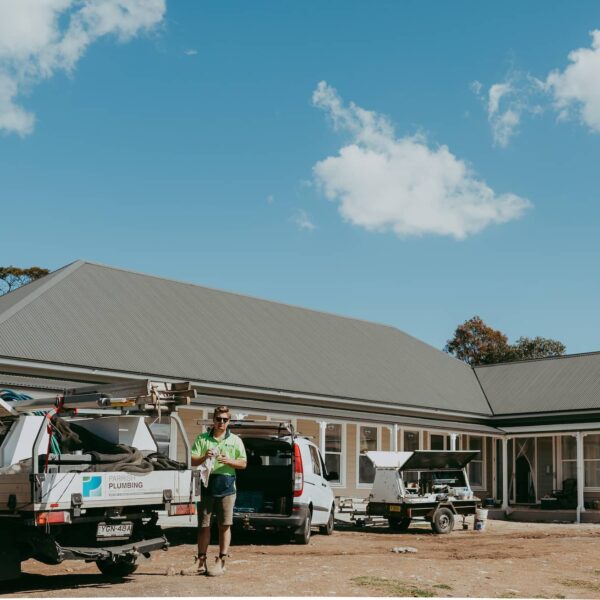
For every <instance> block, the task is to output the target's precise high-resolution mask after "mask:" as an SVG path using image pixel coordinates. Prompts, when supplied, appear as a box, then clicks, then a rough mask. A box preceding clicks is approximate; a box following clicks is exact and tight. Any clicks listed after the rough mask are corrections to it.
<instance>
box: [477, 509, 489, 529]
mask: <svg viewBox="0 0 600 600" xmlns="http://www.w3.org/2000/svg"><path fill="white" fill-rule="evenodd" d="M487 516H488V511H487V510H486V509H485V508H477V509H475V526H474V529H475V531H483V530H484V529H485V522H486V521H487Z"/></svg>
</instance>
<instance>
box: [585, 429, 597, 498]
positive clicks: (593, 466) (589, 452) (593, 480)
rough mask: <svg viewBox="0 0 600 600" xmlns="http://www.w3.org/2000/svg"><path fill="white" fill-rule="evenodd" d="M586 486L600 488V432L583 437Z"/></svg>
mask: <svg viewBox="0 0 600 600" xmlns="http://www.w3.org/2000/svg"><path fill="white" fill-rule="evenodd" d="M583 465H584V469H585V487H593V488H600V434H593V435H586V436H585V437H584V438H583Z"/></svg>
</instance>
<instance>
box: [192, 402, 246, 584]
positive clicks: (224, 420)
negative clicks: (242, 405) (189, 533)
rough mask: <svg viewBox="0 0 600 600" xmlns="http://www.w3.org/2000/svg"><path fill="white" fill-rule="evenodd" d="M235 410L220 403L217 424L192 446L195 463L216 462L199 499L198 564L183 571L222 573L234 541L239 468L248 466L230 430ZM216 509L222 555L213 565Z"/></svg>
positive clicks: (193, 463) (213, 574)
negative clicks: (208, 560) (211, 546)
mask: <svg viewBox="0 0 600 600" xmlns="http://www.w3.org/2000/svg"><path fill="white" fill-rule="evenodd" d="M230 419H231V413H230V411H229V408H228V407H227V406H218V407H217V408H215V410H214V413H213V426H212V428H211V429H209V430H208V431H207V432H206V433H202V434H201V435H199V436H198V437H197V438H196V441H195V442H194V445H193V446H192V465H193V466H200V465H202V464H204V463H206V462H207V461H208V460H211V461H213V464H214V466H213V467H212V470H211V471H210V477H209V479H208V486H206V487H204V486H202V495H201V497H200V502H199V503H198V557H197V561H198V565H197V566H196V565H194V566H193V567H192V568H190V569H184V570H183V571H182V574H185V575H191V574H198V575H204V574H206V575H211V576H217V575H222V574H223V573H224V571H225V558H226V556H227V552H228V550H229V544H230V542H231V526H232V525H233V505H234V504H235V495H236V488H235V470H236V469H245V468H246V450H245V448H244V443H243V442H242V440H241V439H240V438H239V437H238V436H237V435H235V434H233V433H231V432H230V431H228V430H227V428H228V426H229V421H230ZM213 512H216V514H217V522H218V524H219V556H218V557H217V559H216V561H215V565H214V567H212V568H210V569H209V568H208V567H207V565H206V551H207V549H208V543H209V541H210V519H211V516H212V513H213Z"/></svg>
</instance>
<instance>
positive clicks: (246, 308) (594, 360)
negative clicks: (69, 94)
mask: <svg viewBox="0 0 600 600" xmlns="http://www.w3.org/2000/svg"><path fill="white" fill-rule="evenodd" d="M137 377H139V378H144V379H145V378H150V379H158V380H163V381H177V380H189V381H191V382H192V383H193V385H194V386H195V388H196V389H197V391H198V397H197V398H196V400H195V403H194V404H193V406H192V407H190V408H188V409H184V410H182V418H183V420H184V423H185V426H186V429H187V432H188V435H189V436H190V437H194V436H195V435H196V434H197V433H198V432H199V425H197V421H198V420H200V419H203V418H208V417H209V416H210V410H211V408H212V407H214V406H215V405H218V404H228V405H229V406H230V407H231V408H232V411H233V412H234V414H237V415H238V417H240V418H242V417H244V418H253V419H284V418H285V419H291V420H292V422H293V423H294V425H295V427H296V429H297V430H299V431H300V432H301V433H302V434H304V435H308V436H312V437H313V438H314V440H315V441H317V442H318V444H319V445H320V447H321V449H322V451H323V455H324V456H325V459H326V463H327V467H328V469H329V470H330V471H335V472H337V473H338V475H339V477H338V480H337V481H335V482H334V483H333V485H334V486H335V488H336V494H337V495H339V496H366V495H367V494H368V493H369V490H370V487H371V486H370V484H371V481H372V478H373V468H372V466H371V464H370V462H369V460H368V459H367V458H366V457H365V456H364V452H365V451H367V450H375V449H380V450H413V449H417V448H421V449H450V448H457V449H459V448H460V449H473V450H480V458H479V459H478V460H475V461H473V463H472V464H471V465H470V466H469V477H470V480H471V484H472V486H473V487H474V489H476V490H477V491H478V492H479V494H480V495H481V496H483V497H493V498H496V499H498V500H500V501H501V502H502V507H503V509H504V510H505V511H510V510H514V508H515V507H516V506H521V505H523V506H526V505H535V504H537V503H539V501H540V499H541V498H542V497H544V496H545V495H547V494H549V493H550V492H552V490H556V489H561V488H562V487H563V481H564V480H565V479H576V480H577V481H578V482H582V481H583V482H584V485H583V486H578V488H577V489H578V491H577V502H576V504H577V509H576V511H575V512H574V518H577V519H578V520H595V519H596V517H597V516H600V511H598V513H595V512H594V511H593V510H586V507H587V508H588V509H589V508H591V507H593V506H595V501H596V500H597V499H600V353H590V354H581V355H572V356H565V357H558V358H550V359H542V360H535V361H522V362H515V363H506V364H501V365H490V366H482V367H477V368H475V369H472V368H471V367H469V366H468V365H466V364H464V363H462V362H460V361H458V360H456V359H454V358H453V357H451V356H449V355H447V354H445V353H443V352H441V351H439V350H437V349H435V348H433V347H431V346H429V345H427V344H425V343H423V342H421V341H419V340H417V339H415V338H413V337H411V336H410V335H408V334H406V333H404V332H402V331H400V330H398V329H396V328H394V327H390V326H386V325H380V324H377V323H370V322H366V321H361V320H358V319H350V318H345V317H340V316H337V315H333V314H327V313H323V312H318V311H313V310H307V309H303V308H298V307H295V306H289V305H285V304H281V303H276V302H269V301H266V300H261V299H257V298H251V297H248V296H242V295H238V294H233V293H229V292H224V291H219V290H214V289H209V288H205V287H201V286H196V285H192V284H189V283H182V282H177V281H171V280H166V279H162V278H158V277H153V276H150V275H144V274H140V273H135V272H131V271H125V270H121V269H116V268H112V267H108V266H103V265H99V264H95V263H91V262H85V261H77V262H75V263H72V264H70V265H67V266H66V267H63V268H62V269H59V270H57V271H55V272H53V273H51V274H50V275H47V276H46V277H44V278H43V279H40V280H37V281H35V282H33V283H30V284H28V285H26V286H24V287H22V288H19V289H17V290H15V291H13V292H11V293H10V294H7V295H5V296H3V297H1V298H0V388H7V387H8V388H12V389H16V390H22V391H25V392H27V393H30V394H31V395H34V396H45V395H48V394H49V393H60V391H62V390H64V389H65V388H66V387H74V386H77V385H83V384H89V383H101V382H116V381H119V380H122V379H131V378H137Z"/></svg>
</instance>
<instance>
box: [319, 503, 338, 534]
mask: <svg viewBox="0 0 600 600" xmlns="http://www.w3.org/2000/svg"><path fill="white" fill-rule="evenodd" d="M334 524H335V515H334V513H333V508H332V509H331V512H330V513H329V519H328V520H327V525H321V526H320V527H319V532H320V533H322V534H323V535H331V534H332V533H333V527H334Z"/></svg>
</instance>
